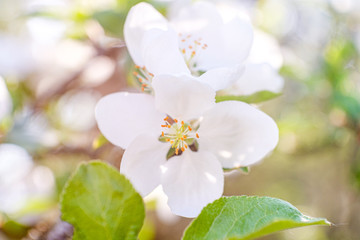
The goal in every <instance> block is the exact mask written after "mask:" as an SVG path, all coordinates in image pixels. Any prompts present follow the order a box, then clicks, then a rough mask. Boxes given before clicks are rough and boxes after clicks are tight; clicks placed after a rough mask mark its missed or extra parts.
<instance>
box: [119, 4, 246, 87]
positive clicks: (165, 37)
mask: <svg viewBox="0 0 360 240" xmlns="http://www.w3.org/2000/svg"><path fill="white" fill-rule="evenodd" d="M124 36H125V41H126V45H127V48H128V50H129V53H130V55H131V57H132V58H133V60H134V62H135V63H136V64H137V65H138V66H139V67H140V68H142V69H143V71H145V72H147V73H151V74H154V75H157V74H192V75H193V76H200V75H201V74H202V73H204V72H206V74H208V76H210V78H212V79H213V78H215V79H216V81H212V82H209V84H210V85H211V86H212V87H213V89H214V90H220V89H223V88H225V87H227V86H229V85H231V84H232V83H233V82H234V81H236V80H237V79H239V77H240V76H241V74H242V72H243V70H244V65H243V61H244V59H245V58H246V57H247V55H248V53H249V50H250V47H251V43H252V27H251V25H250V24H249V23H248V22H247V21H245V20H243V19H241V18H240V17H234V18H233V19H231V20H228V19H227V20H225V19H224V18H223V17H222V16H221V15H220V13H219V12H218V11H217V9H216V7H215V6H214V5H213V4H211V3H207V2H199V3H195V4H193V5H191V7H189V9H184V10H182V11H181V12H180V13H179V15H178V16H177V17H175V18H174V19H173V20H172V21H171V22H169V21H168V20H166V19H165V18H164V17H163V16H162V15H161V14H160V13H159V12H157V11H156V10H155V9H154V8H153V7H152V6H151V5H149V4H147V3H139V4H137V5H135V6H134V7H132V9H131V10H130V11H129V14H128V16H127V19H126V22H125V26H124ZM144 75H146V74H144ZM212 76H213V77H212ZM151 78H152V77H151V76H150V77H145V80H151ZM141 80H142V81H143V80H144V79H141ZM144 84H145V85H143V86H145V87H147V86H149V84H151V81H148V82H146V83H144Z"/></svg>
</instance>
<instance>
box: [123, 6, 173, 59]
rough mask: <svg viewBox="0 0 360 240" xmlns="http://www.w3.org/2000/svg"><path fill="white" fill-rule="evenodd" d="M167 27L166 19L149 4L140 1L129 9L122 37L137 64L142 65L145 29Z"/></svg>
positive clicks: (162, 28) (164, 28) (165, 28)
mask: <svg viewBox="0 0 360 240" xmlns="http://www.w3.org/2000/svg"><path fill="white" fill-rule="evenodd" d="M168 28H169V25H168V21H167V20H166V19H165V18H164V16H162V15H161V14H160V13H159V12H158V11H157V10H156V9H155V8H154V7H153V6H151V5H150V4H148V3H144V2H142V3H139V4H137V5H135V6H133V7H132V8H131V9H130V11H129V13H128V15H127V17H126V21H125V25H124V38H125V42H126V46H127V48H128V50H129V53H130V55H131V57H132V59H133V60H134V62H135V63H136V64H137V65H140V66H144V60H143V58H142V54H143V44H144V42H143V40H144V34H145V33H146V31H148V30H149V29H160V30H167V29H168Z"/></svg>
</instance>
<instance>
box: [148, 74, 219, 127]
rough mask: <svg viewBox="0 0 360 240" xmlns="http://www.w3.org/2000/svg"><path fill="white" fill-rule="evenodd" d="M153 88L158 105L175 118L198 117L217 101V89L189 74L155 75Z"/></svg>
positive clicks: (161, 109) (162, 110)
mask: <svg viewBox="0 0 360 240" xmlns="http://www.w3.org/2000/svg"><path fill="white" fill-rule="evenodd" d="M153 88H154V91H155V104H156V107H157V108H158V109H159V110H160V111H161V112H165V113H167V114H168V115H170V116H171V117H173V118H179V119H182V120H188V119H191V118H195V117H198V116H200V115H201V114H202V113H203V112H204V111H206V110H208V109H210V108H211V107H212V106H213V104H214V103H215V91H214V90H213V89H212V88H211V87H210V85H208V84H206V83H203V82H201V81H199V80H197V79H196V78H194V77H191V76H188V75H179V76H175V75H158V76H155V77H154V79H153Z"/></svg>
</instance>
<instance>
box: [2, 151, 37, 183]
mask: <svg viewBox="0 0 360 240" xmlns="http://www.w3.org/2000/svg"><path fill="white" fill-rule="evenodd" d="M32 166H33V161H32V158H31V156H30V155H29V153H28V152H27V151H26V150H25V149H24V148H22V147H19V146H17V145H15V144H0V187H1V186H7V185H10V184H12V183H14V182H16V181H19V180H21V179H23V178H25V177H26V175H27V174H28V173H29V172H30V170H31V168H32Z"/></svg>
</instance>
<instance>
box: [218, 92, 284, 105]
mask: <svg viewBox="0 0 360 240" xmlns="http://www.w3.org/2000/svg"><path fill="white" fill-rule="evenodd" d="M280 95H281V93H274V92H270V91H261V92H257V93H254V94H252V95H247V96H243V95H240V96H235V95H219V96H216V102H223V101H231V100H232V101H241V102H246V103H259V102H264V101H268V100H270V99H273V98H276V97H278V96H280Z"/></svg>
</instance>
